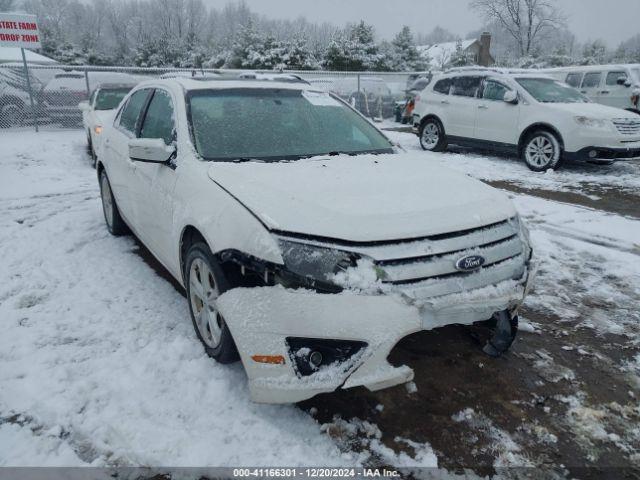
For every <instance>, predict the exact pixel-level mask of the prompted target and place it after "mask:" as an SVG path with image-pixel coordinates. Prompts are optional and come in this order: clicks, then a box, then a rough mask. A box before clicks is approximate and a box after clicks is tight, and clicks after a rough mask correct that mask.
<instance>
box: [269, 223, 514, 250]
mask: <svg viewBox="0 0 640 480" xmlns="http://www.w3.org/2000/svg"><path fill="white" fill-rule="evenodd" d="M510 220H511V219H507V220H502V221H500V222H496V223H491V224H489V225H482V226H480V227H476V228H469V229H466V230H459V231H456V232H449V233H441V234H437V235H430V236H424V237H414V238H399V239H390V240H369V241H366V242H362V241H354V240H344V239H341V238H332V237H324V236H321V235H309V234H306V233H298V232H286V231H284V230H276V229H274V230H271V233H274V234H275V235H280V236H283V237H288V238H292V239H299V240H307V241H315V242H319V243H328V244H332V245H336V246H341V245H342V246H345V247H375V246H381V245H400V244H403V243H413V242H420V241H424V240H431V241H438V240H447V239H450V238H456V237H462V236H464V235H468V234H469V233H473V232H479V231H482V230H486V229H490V228H494V227H497V226H499V225H503V224H506V223H508V222H509V221H510Z"/></svg>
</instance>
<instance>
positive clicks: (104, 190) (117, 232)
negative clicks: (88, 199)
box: [100, 170, 129, 237]
mask: <svg viewBox="0 0 640 480" xmlns="http://www.w3.org/2000/svg"><path fill="white" fill-rule="evenodd" d="M100 197H101V199H102V211H103V213H104V221H105V223H106V224H107V229H109V232H110V233H111V235H113V236H115V237H119V236H121V235H126V234H127V233H129V228H128V227H127V224H126V223H124V220H123V219H122V217H121V216H120V211H119V210H118V205H117V204H116V199H115V197H114V196H113V192H112V191H111V184H110V183H109V178H108V177H107V172H105V171H104V170H102V172H100Z"/></svg>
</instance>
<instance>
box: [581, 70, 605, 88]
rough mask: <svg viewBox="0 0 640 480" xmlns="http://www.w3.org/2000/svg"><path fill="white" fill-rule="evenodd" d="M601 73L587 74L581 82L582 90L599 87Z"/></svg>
mask: <svg viewBox="0 0 640 480" xmlns="http://www.w3.org/2000/svg"><path fill="white" fill-rule="evenodd" d="M601 77H602V73H601V72H593V73H587V74H586V75H585V76H584V80H582V88H593V87H597V86H598V85H600V78H601Z"/></svg>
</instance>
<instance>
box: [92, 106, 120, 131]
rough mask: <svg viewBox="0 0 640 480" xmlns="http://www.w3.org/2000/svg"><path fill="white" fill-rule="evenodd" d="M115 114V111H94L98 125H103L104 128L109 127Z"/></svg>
mask: <svg viewBox="0 0 640 480" xmlns="http://www.w3.org/2000/svg"><path fill="white" fill-rule="evenodd" d="M115 113H116V111H115V109H114V110H94V111H93V116H94V118H95V120H96V125H102V126H103V127H104V126H106V125H108V124H109V123H110V122H112V121H113V118H114V116H115Z"/></svg>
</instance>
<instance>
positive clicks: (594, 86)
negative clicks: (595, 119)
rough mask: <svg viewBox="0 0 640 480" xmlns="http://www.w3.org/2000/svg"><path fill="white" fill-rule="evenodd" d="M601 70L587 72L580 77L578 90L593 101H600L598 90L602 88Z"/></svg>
mask: <svg viewBox="0 0 640 480" xmlns="http://www.w3.org/2000/svg"><path fill="white" fill-rule="evenodd" d="M602 76H603V75H602V72H587V73H585V74H584V77H583V78H582V84H581V85H580V91H581V92H582V93H584V94H585V95H586V96H587V97H589V98H590V99H591V100H593V101H594V102H598V103H599V102H600V91H601V90H602Z"/></svg>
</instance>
